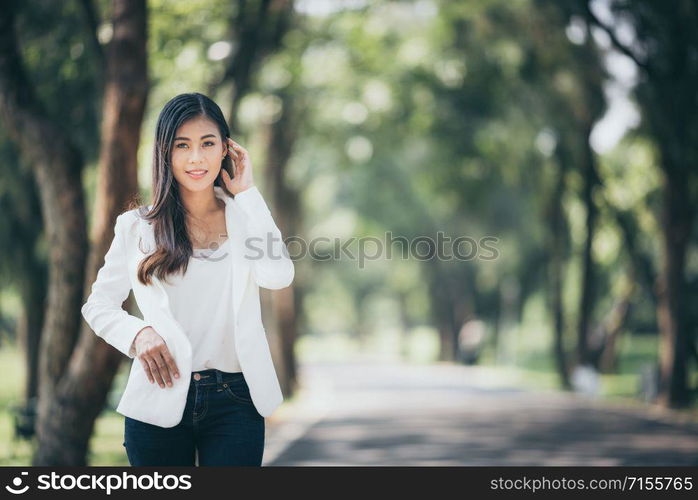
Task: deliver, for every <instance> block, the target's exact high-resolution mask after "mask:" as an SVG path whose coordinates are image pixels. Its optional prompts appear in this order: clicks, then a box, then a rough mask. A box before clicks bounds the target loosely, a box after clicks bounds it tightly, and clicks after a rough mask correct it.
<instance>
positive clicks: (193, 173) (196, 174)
mask: <svg viewBox="0 0 698 500" xmlns="http://www.w3.org/2000/svg"><path fill="white" fill-rule="evenodd" d="M207 173H208V170H190V171H189V172H187V175H188V176H189V177H191V178H192V179H201V178H202V177H204V176H205V175H206V174H207Z"/></svg>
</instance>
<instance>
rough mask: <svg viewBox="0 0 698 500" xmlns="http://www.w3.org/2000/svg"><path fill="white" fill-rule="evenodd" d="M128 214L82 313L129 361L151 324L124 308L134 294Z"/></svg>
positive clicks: (116, 228)
mask: <svg viewBox="0 0 698 500" xmlns="http://www.w3.org/2000/svg"><path fill="white" fill-rule="evenodd" d="M124 227H125V226H124V214H121V215H119V216H118V217H117V218H116V224H115V225H114V239H113V240H112V242H111V246H110V247H109V250H108V251H107V253H106V255H105V256H104V265H103V266H102V268H101V269H100V270H99V271H98V272H97V278H96V279H95V282H94V283H93V284H92V292H91V293H90V296H89V297H88V298H87V302H85V304H84V305H83V306H82V309H81V313H82V316H83V318H85V321H87V324H88V325H90V328H92V330H93V331H94V332H95V333H96V334H97V335H98V336H99V337H101V338H103V339H104V340H105V341H106V342H107V343H109V344H111V345H112V346H114V347H115V348H117V349H118V350H119V351H121V352H122V353H124V354H125V355H126V356H128V357H129V358H133V357H135V355H136V352H135V349H133V348H132V343H133V339H134V338H135V337H136V334H137V333H138V332H140V331H141V330H142V329H143V328H145V327H146V326H149V325H148V323H146V322H145V321H143V320H142V319H140V318H138V317H136V316H133V315H131V314H128V313H127V312H126V311H125V310H124V309H123V308H122V305H123V303H124V301H125V300H126V298H127V297H128V294H129V292H130V290H131V282H130V280H129V277H128V267H127V265H126V247H125V238H124V234H123V232H124Z"/></svg>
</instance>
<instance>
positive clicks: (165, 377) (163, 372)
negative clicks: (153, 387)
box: [155, 351, 172, 387]
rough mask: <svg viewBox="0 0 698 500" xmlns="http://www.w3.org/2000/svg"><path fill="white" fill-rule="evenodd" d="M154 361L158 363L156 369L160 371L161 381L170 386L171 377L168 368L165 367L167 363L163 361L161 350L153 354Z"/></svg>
mask: <svg viewBox="0 0 698 500" xmlns="http://www.w3.org/2000/svg"><path fill="white" fill-rule="evenodd" d="M155 363H156V364H157V365H158V371H159V372H160V378H162V381H163V383H164V384H166V385H168V386H170V387H171V386H172V378H171V377H170V370H169V369H168V368H167V363H165V359H164V358H163V357H162V351H160V352H159V353H157V354H156V355H155ZM160 387H163V386H160Z"/></svg>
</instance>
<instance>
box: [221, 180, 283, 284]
mask: <svg viewBox="0 0 698 500" xmlns="http://www.w3.org/2000/svg"><path fill="white" fill-rule="evenodd" d="M235 201H236V202H237V203H238V205H239V206H240V208H241V209H242V210H243V212H244V213H245V215H246V217H245V218H246V220H247V223H246V224H247V225H246V233H247V239H246V241H245V248H244V253H245V258H246V259H248V260H249V261H250V262H251V264H252V265H251V269H252V274H253V275H254V278H255V282H256V283H257V285H258V286H261V287H263V288H269V289H272V290H278V289H280V288H285V287H287V286H289V285H290V284H291V282H292V281H293V277H294V274H295V269H294V265H293V261H292V260H291V258H290V256H289V253H288V249H287V248H286V244H285V243H284V241H283V238H282V236H281V231H280V230H279V228H278V227H277V226H276V223H275V222H274V219H273V218H272V216H271V211H270V210H269V207H268V206H267V204H266V202H265V201H264V198H262V194H261V193H260V192H259V190H258V189H257V186H252V187H250V188H248V189H245V190H244V191H242V192H240V193H238V194H236V195H235ZM270 250H271V251H270Z"/></svg>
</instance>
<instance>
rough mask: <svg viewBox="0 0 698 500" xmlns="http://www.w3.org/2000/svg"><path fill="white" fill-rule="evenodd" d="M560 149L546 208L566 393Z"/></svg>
mask: <svg viewBox="0 0 698 500" xmlns="http://www.w3.org/2000/svg"><path fill="white" fill-rule="evenodd" d="M562 148H563V146H560V147H559V148H558V151H557V156H558V160H559V165H558V168H557V172H556V178H555V184H554V186H553V191H552V195H551V197H550V202H549V204H548V207H547V217H546V218H547V219H548V227H549V228H550V232H549V234H548V238H549V241H550V256H549V264H548V265H549V271H548V279H549V297H550V302H551V306H552V313H553V359H554V360H555V366H556V368H557V373H558V376H559V378H560V385H561V387H562V388H563V389H564V390H570V389H571V388H572V385H571V383H570V376H569V367H568V363H567V358H566V355H565V342H564V337H565V311H564V302H563V282H564V276H565V253H566V252H565V246H566V241H565V235H566V234H567V221H566V219H565V211H564V207H563V205H562V198H563V196H564V193H565V176H566V173H567V162H568V158H567V156H566V152H565V151H563V149H562Z"/></svg>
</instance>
